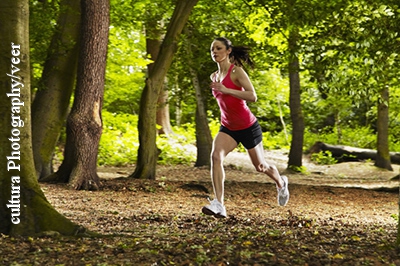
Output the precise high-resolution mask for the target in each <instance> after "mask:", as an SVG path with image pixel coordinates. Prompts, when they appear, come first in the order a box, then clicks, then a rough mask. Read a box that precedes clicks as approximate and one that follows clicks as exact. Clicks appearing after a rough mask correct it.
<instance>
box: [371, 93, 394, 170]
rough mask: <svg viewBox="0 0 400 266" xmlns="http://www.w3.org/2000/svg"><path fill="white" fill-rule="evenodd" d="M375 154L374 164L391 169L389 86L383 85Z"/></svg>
mask: <svg viewBox="0 0 400 266" xmlns="http://www.w3.org/2000/svg"><path fill="white" fill-rule="evenodd" d="M377 130H378V134H377V155H376V159H375V166H376V167H379V168H383V169H387V170H390V171H393V168H392V165H391V163H390V158H391V156H390V154H389V88H388V87H386V86H385V87H384V88H383V89H382V91H381V98H380V99H379V103H378V122H377Z"/></svg>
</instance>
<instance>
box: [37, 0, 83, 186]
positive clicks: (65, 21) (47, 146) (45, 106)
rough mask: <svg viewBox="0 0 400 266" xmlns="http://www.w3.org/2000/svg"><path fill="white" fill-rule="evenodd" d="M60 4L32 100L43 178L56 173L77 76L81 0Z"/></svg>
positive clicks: (38, 164)
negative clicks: (55, 158) (58, 149)
mask: <svg viewBox="0 0 400 266" xmlns="http://www.w3.org/2000/svg"><path fill="white" fill-rule="evenodd" d="M60 8H61V11H60V16H59V18H58V23H57V25H58V28H57V29H56V31H55V33H54V35H53V38H52V40H51V43H50V46H49V50H48V55H47V60H46V62H45V65H44V69H43V74H42V77H41V80H40V82H39V84H40V87H39V90H38V91H37V92H36V95H35V99H34V101H33V104H32V138H33V140H32V142H33V147H32V148H33V155H34V159H35V168H36V174H37V177H38V178H39V179H41V178H44V177H46V176H49V175H50V174H52V173H53V167H52V159H53V153H54V148H55V146H56V144H57V141H58V138H59V135H60V131H61V128H62V127H63V126H64V125H65V120H66V118H67V113H68V108H69V103H70V98H71V94H72V90H73V87H74V85H75V79H76V66H77V61H78V39H79V23H80V0H72V1H68V0H63V1H62V2H61V3H60Z"/></svg>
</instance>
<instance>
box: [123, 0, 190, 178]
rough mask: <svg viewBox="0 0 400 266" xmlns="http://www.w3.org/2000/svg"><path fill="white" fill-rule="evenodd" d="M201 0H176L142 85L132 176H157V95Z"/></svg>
mask: <svg viewBox="0 0 400 266" xmlns="http://www.w3.org/2000/svg"><path fill="white" fill-rule="evenodd" d="M197 1H198V0H180V1H178V2H177V4H176V7H175V10H174V13H173V15H172V18H171V21H170V23H169V25H168V28H167V33H166V35H165V38H164V40H163V42H162V45H161V48H160V52H159V54H158V57H157V60H156V61H155V62H154V65H153V69H152V71H151V72H149V76H148V78H147V79H146V85H145V87H144V89H143V92H142V96H141V101H140V103H141V104H140V110H139V122H138V130H139V150H138V160H137V165H136V169H135V171H134V173H133V174H131V175H130V177H133V178H141V179H155V176H156V166H157V153H158V152H157V147H156V135H157V129H156V112H157V100H158V95H159V94H160V91H161V89H162V86H163V83H164V78H165V76H166V74H167V71H168V69H169V67H170V66H171V63H172V59H173V54H174V53H175V50H176V46H177V42H178V37H179V35H180V33H181V32H182V29H183V27H184V25H185V24H186V22H187V20H188V18H189V15H190V12H191V10H192V9H193V7H194V6H195V5H196V3H197Z"/></svg>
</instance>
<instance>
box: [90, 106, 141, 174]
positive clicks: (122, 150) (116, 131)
mask: <svg viewBox="0 0 400 266" xmlns="http://www.w3.org/2000/svg"><path fill="white" fill-rule="evenodd" d="M102 116H103V123H104V127H103V134H102V136H101V139H100V146H99V156H98V160H97V161H98V164H99V165H109V166H125V165H130V164H133V163H134V162H136V159H137V150H138V148H139V141H138V140H139V135H138V131H137V121H138V118H137V116H135V115H130V114H111V113H109V112H106V111H104V112H103V114H102Z"/></svg>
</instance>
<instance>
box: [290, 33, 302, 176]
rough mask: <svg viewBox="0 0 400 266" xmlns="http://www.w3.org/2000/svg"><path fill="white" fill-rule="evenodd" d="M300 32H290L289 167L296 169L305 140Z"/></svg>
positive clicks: (299, 162)
mask: <svg viewBox="0 0 400 266" xmlns="http://www.w3.org/2000/svg"><path fill="white" fill-rule="evenodd" d="M298 36H299V33H298V31H297V29H292V30H291V31H290V33H289V53H290V62H289V82H290V96H289V106H290V117H291V120H292V126H293V131H292V141H291V145H290V151H289V162H288V168H289V169H293V170H296V169H297V168H299V167H301V166H302V158H303V141H304V118H303V112H302V109H301V91H300V75H299V69H300V67H299V59H298V57H297V54H296V53H297V42H298Z"/></svg>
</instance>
